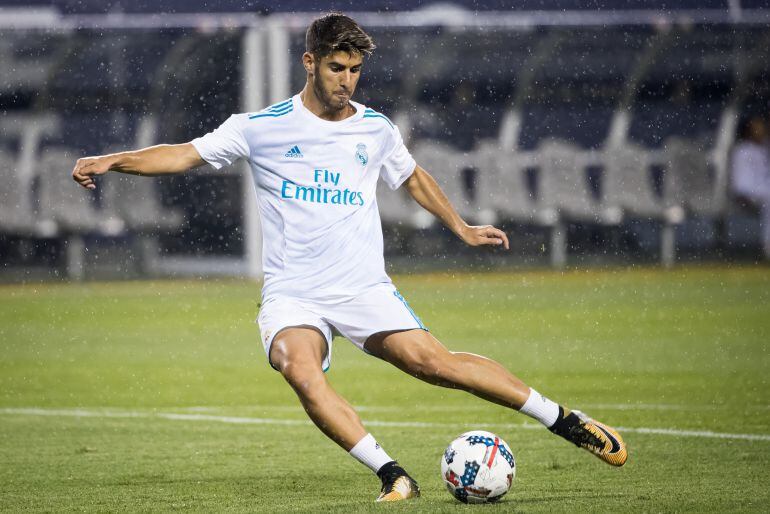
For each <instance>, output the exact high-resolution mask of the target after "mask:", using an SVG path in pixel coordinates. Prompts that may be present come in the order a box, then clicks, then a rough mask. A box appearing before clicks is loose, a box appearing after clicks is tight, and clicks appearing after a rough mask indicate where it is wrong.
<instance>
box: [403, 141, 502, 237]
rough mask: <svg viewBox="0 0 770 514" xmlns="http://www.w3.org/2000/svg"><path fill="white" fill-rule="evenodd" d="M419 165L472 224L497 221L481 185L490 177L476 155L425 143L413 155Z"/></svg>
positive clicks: (434, 143) (442, 144) (416, 148)
mask: <svg viewBox="0 0 770 514" xmlns="http://www.w3.org/2000/svg"><path fill="white" fill-rule="evenodd" d="M412 155H413V156H414V158H415V160H416V161H417V163H418V164H419V165H420V166H422V167H423V168H425V169H426V170H428V172H429V173H430V174H431V175H433V177H435V179H436V181H437V182H438V183H439V185H440V186H441V188H442V189H443V190H444V193H446V195H447V197H448V198H449V200H450V201H451V202H452V205H454V207H455V209H457V212H458V213H459V214H460V216H462V217H463V218H464V219H466V220H468V221H469V222H472V223H481V224H488V223H493V222H494V221H495V214H494V210H493V209H492V208H491V207H489V206H488V205H486V203H485V202H482V201H481V197H480V191H481V190H482V187H483V186H480V183H481V182H482V181H483V180H486V179H487V178H488V177H487V176H486V173H484V170H479V168H478V164H477V163H476V162H475V160H474V158H473V154H468V153H464V152H460V151H458V150H456V149H455V148H453V147H451V146H449V145H447V144H444V143H439V142H434V141H430V140H423V141H421V142H419V143H417V144H416V145H415V147H414V151H413V152H412Z"/></svg>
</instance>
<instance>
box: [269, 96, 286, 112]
mask: <svg viewBox="0 0 770 514" xmlns="http://www.w3.org/2000/svg"><path fill="white" fill-rule="evenodd" d="M291 103H292V100H291V98H289V99H288V100H284V101H283V102H281V103H277V104H273V105H271V106H270V107H268V108H267V109H266V110H268V111H275V110H277V109H281V108H283V107H286V106H287V105H289V104H291Z"/></svg>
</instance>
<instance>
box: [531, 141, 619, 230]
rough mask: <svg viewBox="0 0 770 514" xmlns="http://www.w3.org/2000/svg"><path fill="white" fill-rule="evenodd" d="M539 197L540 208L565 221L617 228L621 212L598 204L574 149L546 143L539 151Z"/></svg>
mask: <svg viewBox="0 0 770 514" xmlns="http://www.w3.org/2000/svg"><path fill="white" fill-rule="evenodd" d="M539 153H540V157H539V160H540V195H541V203H542V205H543V206H544V207H549V208H553V209H556V210H557V211H558V212H559V216H560V217H561V218H563V219H565V220H568V221H582V222H589V223H597V224H600V225H617V224H618V223H620V221H621V219H622V211H621V210H620V208H618V207H615V206H607V205H604V204H602V202H601V198H600V197H598V196H597V195H596V194H595V193H594V192H593V191H592V190H591V188H590V187H589V183H588V178H587V176H586V170H585V166H584V165H583V164H582V163H581V151H580V149H579V148H578V147H576V146H574V145H570V144H568V143H564V142H562V141H556V140H548V141H546V142H545V143H544V144H542V145H541V146H540V148H539Z"/></svg>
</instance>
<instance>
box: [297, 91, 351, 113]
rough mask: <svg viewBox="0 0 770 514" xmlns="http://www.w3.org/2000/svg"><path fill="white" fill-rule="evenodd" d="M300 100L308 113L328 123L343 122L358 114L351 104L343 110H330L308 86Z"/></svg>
mask: <svg viewBox="0 0 770 514" xmlns="http://www.w3.org/2000/svg"><path fill="white" fill-rule="evenodd" d="M299 99H300V101H301V102H302V105H304V106H305V108H306V109H307V110H308V111H310V112H312V113H313V114H315V115H316V116H318V117H319V118H321V119H322V120H326V121H342V120H344V119H346V118H349V117H351V116H353V115H354V114H355V113H356V108H355V107H353V106H352V105H350V103H348V104H347V105H346V106H345V107H344V108H342V109H337V110H332V109H329V108H328V106H327V105H325V104H324V103H323V102H321V100H320V99H319V98H318V96H317V95H316V94H315V91H313V88H312V87H308V86H307V85H306V86H305V88H304V89H303V90H302V91H301V92H300V93H299Z"/></svg>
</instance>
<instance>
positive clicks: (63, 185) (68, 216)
mask: <svg viewBox="0 0 770 514" xmlns="http://www.w3.org/2000/svg"><path fill="white" fill-rule="evenodd" d="M74 163H75V152H72V151H70V150H69V149H66V148H55V147H51V148H48V149H47V150H46V151H44V152H43V154H42V156H41V157H40V159H39V168H38V180H39V186H40V193H39V199H38V200H39V205H38V214H39V217H40V219H41V221H42V222H45V223H55V224H56V226H57V227H58V229H59V231H60V232H61V233H62V234H63V235H64V236H65V251H66V262H67V264H66V266H67V275H68V276H69V278H71V279H74V280H79V279H81V278H82V277H83V268H84V265H83V262H84V252H85V243H84V240H83V236H84V235H89V234H93V235H104V236H118V235H121V234H123V233H124V230H125V222H124V221H123V220H122V219H120V218H117V217H115V216H113V215H108V214H106V213H103V212H100V211H99V210H98V209H96V207H95V205H94V202H93V201H92V199H93V196H94V195H93V193H91V192H89V191H86V190H85V189H83V188H81V187H80V186H79V185H77V184H76V183H75V182H74V181H73V180H72V176H71V170H72V166H73V164H74Z"/></svg>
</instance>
